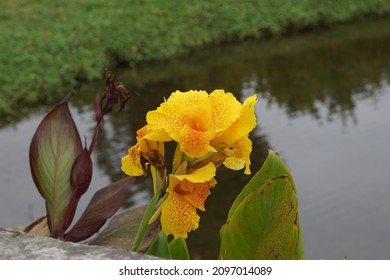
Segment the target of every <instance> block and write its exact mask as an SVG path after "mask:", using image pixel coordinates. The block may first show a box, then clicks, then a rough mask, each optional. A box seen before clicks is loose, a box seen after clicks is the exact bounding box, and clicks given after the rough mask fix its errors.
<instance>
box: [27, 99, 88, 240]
mask: <svg viewBox="0 0 390 280" xmlns="http://www.w3.org/2000/svg"><path fill="white" fill-rule="evenodd" d="M70 96H71V94H70V95H68V96H67V97H66V98H65V99H64V100H63V101H62V102H61V103H60V104H58V105H57V106H55V107H54V108H53V109H52V110H51V111H50V112H49V113H48V114H47V115H46V116H45V117H44V119H43V120H42V122H41V123H40V124H39V126H38V128H37V130H36V131H35V134H34V136H33V138H32V140H31V145H30V157H29V158H30V168H31V174H32V177H33V180H34V183H35V185H36V187H37V189H38V191H39V193H40V194H41V195H42V197H43V198H44V199H45V203H46V211H47V217H48V221H47V223H48V226H49V229H50V233H51V237H54V238H58V237H59V234H60V231H61V230H62V227H63V222H64V219H65V215H66V211H67V207H68V203H69V201H70V198H71V196H72V190H73V189H72V186H71V184H70V174H71V170H72V166H73V164H74V162H75V160H76V158H77V157H78V155H79V154H80V152H81V151H82V144H81V140H80V135H79V133H78V130H77V128H76V125H75V123H74V121H73V118H72V115H71V113H70V111H69V106H68V102H67V100H68V99H69V98H70Z"/></svg>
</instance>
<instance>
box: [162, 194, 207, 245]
mask: <svg viewBox="0 0 390 280" xmlns="http://www.w3.org/2000/svg"><path fill="white" fill-rule="evenodd" d="M199 219H200V218H199V216H198V214H196V208H195V207H194V206H192V205H191V204H190V203H188V201H187V200H186V199H184V198H183V197H182V196H180V195H179V194H177V193H175V192H171V193H169V195H168V197H167V199H166V200H165V201H164V203H163V205H162V209H161V227H162V230H163V231H164V232H165V234H166V235H169V234H173V236H174V237H175V238H179V237H182V238H187V233H188V232H190V231H191V230H195V229H197V228H198V226H199Z"/></svg>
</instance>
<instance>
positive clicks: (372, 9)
mask: <svg viewBox="0 0 390 280" xmlns="http://www.w3.org/2000/svg"><path fill="white" fill-rule="evenodd" d="M389 13H390V1H387V0H370V1H364V0H343V1H339V0H327V1H325V0H322V1H320V0H297V1H292V0H290V1H288V0H257V1H256V0H252V1H250V0H245V1H236V0H214V1H207V0H198V1H179V0H176V1H174V0H164V1H163V0H161V1H157V0H155V1H141V0H122V1H119V0H111V1H103V0H68V1H53V0H40V1H34V0H23V1H22V0H14V1H10V0H8V1H1V3H0V19H1V20H0V36H1V40H0V117H2V118H3V119H4V118H13V117H16V116H17V115H18V114H22V113H23V112H24V111H28V110H29V109H30V108H32V107H34V106H36V105H37V104H39V103H40V102H42V103H53V102H56V101H58V100H59V98H61V97H62V96H63V95H64V94H65V93H66V92H68V91H69V90H70V89H72V88H73V87H75V86H76V85H77V83H78V82H79V81H80V80H90V79H94V78H97V77H100V76H101V75H102V70H103V69H104V67H107V66H109V67H115V66H117V65H119V64H128V65H130V66H132V67H133V66H136V65H138V64H140V63H145V62H148V61H152V60H164V59H169V58H171V57H173V56H177V55H181V54H186V53H188V52H190V51H191V50H193V49H197V48H202V47H205V46H207V45H211V44H224V43H228V42H231V41H237V40H242V39H245V38H248V37H255V38H264V37H267V36H273V35H278V34H281V33H286V32H292V31H297V30H302V29H306V28H312V27H316V26H323V25H331V24H334V23H342V22H346V21H351V20H354V19H358V18H363V17H367V16H382V15H385V14H389ZM200 63H201V62H200Z"/></svg>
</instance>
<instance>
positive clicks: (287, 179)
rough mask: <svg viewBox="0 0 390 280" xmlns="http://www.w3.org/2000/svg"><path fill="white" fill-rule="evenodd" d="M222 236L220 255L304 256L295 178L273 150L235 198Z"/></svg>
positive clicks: (268, 257) (239, 257) (241, 256)
mask: <svg viewBox="0 0 390 280" xmlns="http://www.w3.org/2000/svg"><path fill="white" fill-rule="evenodd" d="M220 236H221V247H220V255H219V257H220V258H221V259H244V260H245V259H303V239H302V234H301V231H300V226H299V217H298V197H297V193H296V189H295V185H294V181H293V179H292V176H291V174H290V172H289V170H288V168H287V167H286V166H285V164H284V163H283V161H282V160H281V158H280V157H279V156H278V155H277V154H275V152H273V151H272V150H270V151H269V154H268V157H267V159H266V160H265V162H264V164H263V166H262V167H261V169H260V170H259V171H258V173H256V175H255V176H253V178H252V180H251V181H250V182H249V183H248V184H247V185H246V186H245V188H244V189H243V190H242V192H241V193H240V194H239V195H238V197H237V198H236V200H235V201H234V204H233V205H232V207H231V209H230V212H229V215H228V219H227V222H226V224H225V225H224V226H223V227H222V228H221V231H220Z"/></svg>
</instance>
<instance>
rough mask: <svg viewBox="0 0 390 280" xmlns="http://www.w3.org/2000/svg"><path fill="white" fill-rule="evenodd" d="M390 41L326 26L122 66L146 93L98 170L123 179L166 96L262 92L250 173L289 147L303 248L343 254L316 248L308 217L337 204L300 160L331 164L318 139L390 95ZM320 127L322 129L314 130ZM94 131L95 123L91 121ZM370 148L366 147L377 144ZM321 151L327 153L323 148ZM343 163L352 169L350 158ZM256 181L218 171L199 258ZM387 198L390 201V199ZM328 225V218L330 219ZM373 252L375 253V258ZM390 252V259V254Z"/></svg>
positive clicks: (145, 183) (374, 26)
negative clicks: (150, 115) (127, 161)
mask: <svg viewBox="0 0 390 280" xmlns="http://www.w3.org/2000/svg"><path fill="white" fill-rule="evenodd" d="M389 45H390V19H384V20H379V21H375V22H365V23H358V24H354V25H349V26H344V27H338V28H335V29H332V30H323V31H320V32H318V33H317V34H312V33H310V34H300V35H293V36H290V37H283V38H275V39H272V40H269V41H253V42H245V43H241V44H239V45H233V46H227V47H216V48H212V49H208V50H203V51H200V52H197V53H193V54H192V55H190V56H187V57H183V58H178V59H174V60H171V61H169V62H166V63H156V64H151V65H147V66H145V67H142V68H137V69H132V70H128V69H119V70H118V71H117V72H116V75H117V80H118V81H123V82H125V84H126V85H128V86H130V87H133V88H134V89H135V90H137V91H138V92H140V93H141V95H139V96H138V95H134V96H132V98H131V100H130V102H129V106H128V107H127V108H126V110H125V111H124V112H122V113H118V112H113V113H112V114H110V115H109V116H108V117H107V118H106V119H105V123H104V127H103V128H102V130H101V134H100V136H99V139H98V142H97V146H96V150H95V151H96V152H95V153H96V154H95V156H96V159H95V162H97V164H98V167H99V170H100V171H102V172H103V173H105V174H107V175H108V176H109V177H110V178H109V180H116V179H118V178H119V177H121V176H123V174H122V172H121V171H120V159H121V157H122V156H123V155H124V154H125V153H126V151H127V148H128V147H130V146H131V145H133V144H134V143H135V132H136V130H137V129H139V128H141V127H142V126H143V125H144V124H145V115H146V113H147V111H149V110H153V109H155V108H156V107H157V106H158V105H159V104H160V103H161V102H162V101H163V97H164V96H165V97H167V96H169V94H170V93H171V92H173V91H175V90H177V89H179V90H183V91H185V90H189V89H205V90H207V91H212V90H213V89H215V88H223V89H225V90H226V91H231V92H233V93H234V94H235V95H236V96H237V98H238V99H240V100H241V101H242V100H243V99H245V98H246V97H247V96H248V95H250V94H252V93H254V92H257V93H259V103H260V104H259V106H258V108H257V112H258V119H259V125H258V127H257V128H256V130H255V131H253V133H252V134H251V139H252V141H253V153H252V156H251V159H252V170H253V171H255V170H257V169H258V168H259V166H260V165H261V163H262V161H263V160H264V158H265V156H266V153H267V145H269V146H271V147H273V148H275V149H277V150H279V149H282V153H281V154H282V156H284V157H285V159H286V161H287V163H288V164H291V165H292V166H291V168H292V169H293V175H294V174H297V175H296V176H297V180H298V182H299V184H300V186H299V188H298V191H299V192H300V193H299V194H300V203H301V205H302V208H301V221H302V224H303V225H304V230H305V229H306V230H307V231H304V237H305V242H306V240H307V242H306V245H309V246H307V248H306V251H307V252H308V253H307V255H308V256H309V257H312V258H317V259H319V258H333V257H334V258H342V257H343V255H332V254H329V255H326V253H325V255H321V254H316V253H313V252H314V250H313V249H311V248H314V247H316V246H317V247H318V248H320V249H321V250H323V252H326V248H327V244H322V245H318V244H320V242H319V241H318V240H316V238H315V237H314V236H315V234H316V230H320V229H321V227H320V226H319V225H318V224H316V220H318V216H316V217H314V216H313V217H311V216H310V214H308V213H313V215H314V213H317V212H315V211H313V209H315V208H316V205H315V203H314V205H313V201H319V203H325V204H326V203H328V202H329V201H334V197H332V195H334V194H333V193H332V195H331V194H328V193H323V190H324V189H326V183H322V184H323V185H321V184H319V185H318V190H319V191H318V193H321V194H324V196H323V197H327V198H329V201H325V202H324V201H322V200H321V199H319V198H318V194H317V195H313V194H312V193H311V192H310V191H312V190H313V189H309V187H308V186H307V185H305V184H306V183H307V184H309V185H310V186H313V182H316V176H318V174H317V173H316V171H315V170H313V172H311V173H310V172H309V173H307V174H305V175H304V176H301V175H300V173H299V172H300V170H301V169H302V172H304V171H305V170H310V168H312V166H311V164H310V162H308V161H307V160H306V161H304V162H305V164H307V166H304V165H302V164H301V165H300V163H299V161H300V157H301V156H302V153H303V154H305V153H306V154H310V155H312V156H313V157H314V158H317V159H318V158H324V162H326V158H327V157H330V156H329V151H330V152H331V151H332V149H331V148H329V150H321V149H319V148H318V147H316V146H315V144H316V141H318V142H321V141H322V140H325V139H327V142H326V143H328V142H329V143H333V142H337V141H338V140H334V139H331V138H330V139H329V135H333V136H335V135H338V134H337V133H335V134H331V133H333V132H334V127H335V126H337V125H335V123H338V124H340V123H341V125H342V126H344V127H345V126H347V125H348V123H349V122H351V123H352V124H353V126H356V125H359V121H360V119H361V118H363V119H364V118H365V117H366V116H367V115H369V114H370V113H372V112H373V111H375V109H373V108H371V107H369V109H367V110H368V111H367V110H366V111H364V110H363V111H362V110H360V111H359V110H357V107H358V104H361V103H359V102H361V101H364V100H377V99H380V96H379V95H380V94H381V93H382V94H386V95H389V94H390V91H389V90H388V88H387V89H385V88H386V86H387V85H388V84H390V52H389V50H388V46H389ZM102 85H103V81H95V82H93V83H90V84H85V85H83V86H82V87H81V88H80V89H79V90H78V92H82V93H83V94H79V95H78V96H77V97H76V98H74V100H73V105H74V106H76V108H77V110H78V112H79V114H83V112H85V111H89V110H90V108H91V107H86V106H85V104H89V103H92V102H93V100H94V96H95V94H96V93H97V92H99V91H101V88H102ZM87 93H90V94H87ZM259 108H261V109H259ZM382 110H383V109H382ZM362 112H363V113H362ZM260 115H261V116H260ZM91 118H93V114H91ZM291 119H293V120H297V124H296V126H295V128H293V129H291V130H289V129H290V126H291V123H290V122H291ZM286 120H287V124H286V123H285V121H286ZM308 120H310V122H313V121H314V123H315V124H316V125H315V126H314V128H313V126H312V125H307V123H308V122H309V121H308ZM89 122H90V123H93V121H89ZM301 124H302V125H301ZM318 125H320V126H321V127H322V128H321V129H322V130H315V127H318ZM388 126H389V125H388V123H386V122H384V124H383V126H382V127H383V128H386V127H388ZM89 127H90V129H92V127H93V125H90V126H89ZM309 127H310V130H308V128H309ZM362 127H364V126H362ZM374 128H375V124H374V122H372V123H370V124H369V125H368V128H367V130H368V131H369V132H368V133H373V132H375V131H374ZM294 129H295V130H294ZM300 129H301V130H300ZM327 129H330V131H333V132H329V133H330V134H328V136H327V135H325V134H324V135H322V134H321V133H325V131H326V133H328V130H327ZM307 130H308V131H307ZM314 131H315V132H314ZM321 131H324V132H321ZM302 135H305V137H304V138H303V137H302ZM387 136H388V135H387ZM335 137H338V136H335ZM332 141H333V142H332ZM305 143H306V144H305ZM313 143H314V144H313ZM321 143H322V142H321ZM366 144H367V147H368V146H369V145H370V144H369V143H366ZM313 145H314V146H313ZM324 145H325V144H324ZM302 146H305V148H306V147H307V146H313V150H310V151H307V150H302V149H303V148H302ZM300 149H301V150H302V151H301V150H300ZM290 150H296V151H300V152H302V153H296V155H295V154H294V153H292V154H293V155H294V156H295V157H294V156H292V155H289V154H287V153H286V152H285V151H290ZM362 150H363V148H360V150H359V152H360V153H362ZM320 151H323V154H321V153H320ZM366 153H367V152H366ZM367 155H368V154H367ZM378 158H379V157H378ZM381 158H382V161H381V162H379V163H378V164H380V165H386V164H387V163H388V161H386V159H385V158H384V157H381ZM360 160H361V159H360ZM345 164H347V165H348V162H346V163H345ZM323 168H326V166H325V167H323ZM362 171H363V170H357V171H356V172H357V173H359V172H362ZM294 172H296V173H294ZM2 177H3V175H1V178H2ZM320 177H321V176H320ZM306 178H307V179H306ZM249 179H250V176H246V175H244V174H243V172H233V171H231V170H229V171H226V170H224V169H223V168H222V169H221V170H219V172H218V174H217V181H218V185H217V187H216V188H214V189H213V190H212V195H211V196H210V197H209V198H208V200H207V201H206V209H207V211H206V212H204V213H200V214H201V224H200V228H199V230H197V231H195V232H193V233H191V234H190V237H189V239H188V245H189V247H190V252H191V253H192V257H193V258H204V259H213V258H215V257H216V256H217V254H218V246H219V243H218V242H219V241H218V230H219V228H220V227H221V225H222V224H223V223H224V222H225V220H226V215H227V211H228V209H229V207H230V205H231V203H232V202H233V200H234V198H235V197H236V195H237V194H238V192H239V191H240V187H241V186H243V185H245V183H246V182H248V180H249ZM305 180H306V181H305ZM324 181H325V179H324ZM308 182H310V183H308ZM379 182H381V179H380V178H377V181H376V182H374V183H378V184H379ZM1 183H2V184H4V182H1ZM314 184H315V183H314ZM150 186H151V182H150V178H149V177H147V178H144V179H143V180H140V181H138V184H137V185H136V187H135V188H134V189H133V192H132V193H131V194H130V195H129V198H128V202H127V207H133V206H137V205H142V204H144V203H146V202H147V201H148V199H149V197H150V194H151V189H150ZM348 191H349V189H348V190H347V189H345V190H344V192H345V194H346V195H347V193H348ZM308 194H309V195H308ZM388 197H389V198H390V195H389V196H388ZM348 203H350V201H349V202H348ZM329 204H330V205H332V203H329ZM383 211H385V210H384V209H383ZM302 212H303V213H302ZM320 214H321V213H320ZM330 216H332V215H330ZM328 217H329V216H328ZM328 223H331V222H330V221H329V220H328ZM311 225H315V226H313V227H312V226H311ZM385 231H386V232H390V229H389V228H386V229H385ZM335 234H336V233H335ZM317 242H318V243H317ZM345 254H346V255H347V254H348V252H346V253H345ZM373 256H374V255H371V256H370V258H375V257H373ZM381 257H386V255H382V256H381ZM387 257H390V254H388V255H387Z"/></svg>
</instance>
